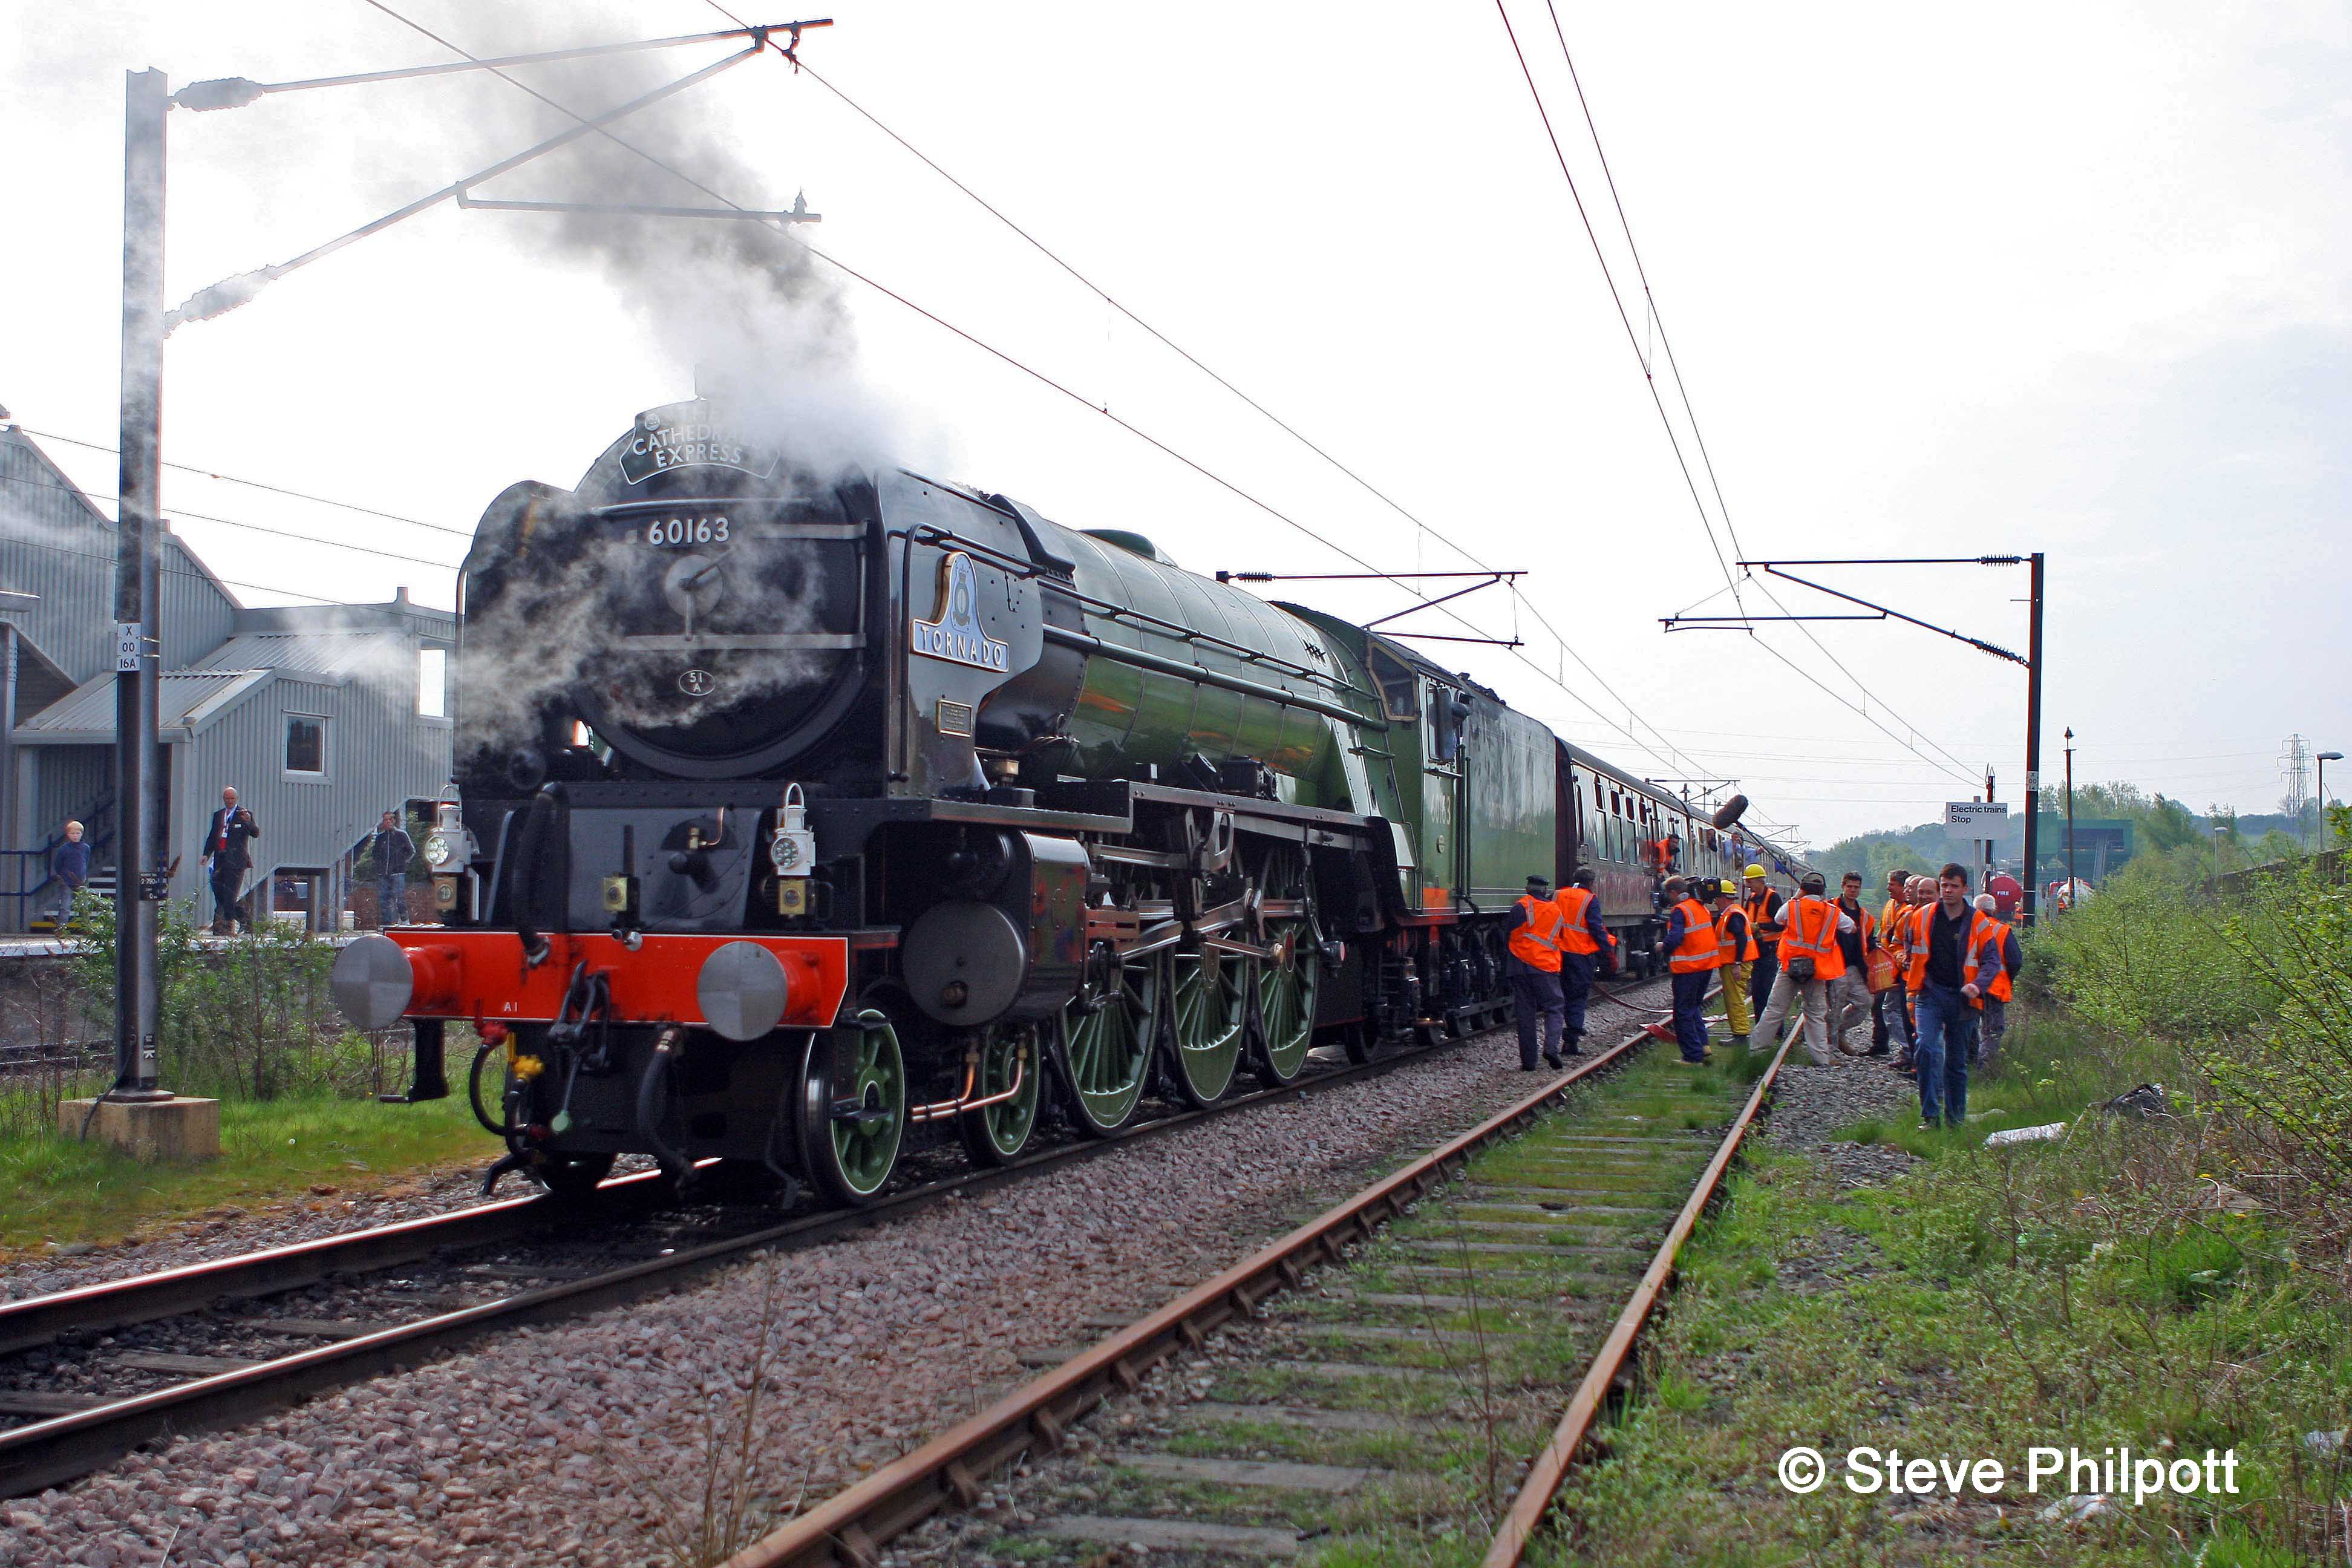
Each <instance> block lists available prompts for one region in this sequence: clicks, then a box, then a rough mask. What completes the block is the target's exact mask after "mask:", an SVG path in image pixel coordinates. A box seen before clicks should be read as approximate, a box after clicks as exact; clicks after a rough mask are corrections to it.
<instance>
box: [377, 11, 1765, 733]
mask: <svg viewBox="0 0 2352 1568" xmlns="http://www.w3.org/2000/svg"><path fill="white" fill-rule="evenodd" d="M370 3H371V4H373V3H374V0H370ZM704 3H705V4H706V5H709V7H710V8H711V9H712V10H713V11H716V12H717V13H718V14H719V16H724V17H726V18H727V19H728V20H730V21H731V22H734V23H735V24H736V25H737V26H747V25H748V24H746V23H745V22H744V21H743V19H742V18H741V17H740V16H738V15H736V13H734V12H733V11H731V10H730V9H728V8H727V7H726V6H725V5H721V4H719V0H704ZM778 58H779V60H780V62H782V63H786V64H789V65H790V66H792V67H793V69H794V70H795V71H796V73H798V74H803V75H806V76H808V77H810V78H812V79H814V80H815V81H816V83H817V85H818V86H820V87H822V88H824V89H825V90H826V91H827V92H829V93H831V94H832V95H833V96H834V97H835V99H837V100H840V101H841V103H842V104H843V105H844V106H845V107H846V108H847V109H849V110H851V111H852V112H853V113H855V114H856V115H857V116H858V117H859V118H860V119H862V120H864V121H866V122H867V123H868V124H870V125H872V126H873V127H874V128H875V129H876V130H877V131H879V132H881V133H882V134H883V135H885V136H887V137H888V138H889V139H890V140H891V141H892V142H895V143H897V144H898V146H899V147H901V148H904V149H905V150H906V151H907V152H908V153H909V154H911V155H912V156H913V157H914V158H915V159H916V160H918V161H919V163H922V164H923V165H924V167H926V168H928V169H929V170H930V171H931V172H932V173H934V174H938V175H939V176H940V178H941V179H943V180H945V181H946V182H947V183H948V184H950V185H952V186H954V187H955V189H956V190H957V191H959V192H961V194H962V195H965V196H967V197H969V198H970V199H971V201H972V202H973V203H974V204H975V205H978V206H979V207H980V208H981V209H982V211H983V212H985V213H987V214H988V215H989V216H991V217H993V218H994V219H996V220H997V221H998V222H999V223H1001V224H1003V226H1005V227H1006V228H1007V229H1009V230H1011V231H1012V232H1013V234H1014V235H1017V236H1018V237H1020V238H1021V239H1022V240H1023V241H1024V243H1025V244H1027V245H1029V246H1030V247H1033V248H1034V249H1035V250H1036V251H1037V252H1038V254H1040V255H1042V256H1044V257H1045V258H1046V259H1047V260H1049V261H1051V262H1052V263H1053V264H1054V265H1055V267H1056V268H1060V269H1061V270H1062V271H1063V272H1065V273H1066V274H1068V275H1069V277H1070V278H1072V279H1075V280H1076V282H1077V283H1078V284H1079V286H1080V287H1082V288H1084V289H1087V291H1088V292H1089V293H1091V294H1093V295H1094V296H1095V297H1096V298H1097V299H1099V300H1102V302H1103V303H1104V304H1105V305H1107V306H1108V307H1109V308H1110V309H1111V310H1116V311H1117V312H1118V314H1119V315H1121V316H1123V317H1125V318H1126V319H1127V320H1128V321H1131V322H1133V323H1134V324H1135V325H1136V327H1138V328H1139V330H1141V331H1144V332H1145V333H1147V334H1148V335H1150V337H1151V338H1152V339H1154V340H1155V341H1157V342H1160V344H1162V345H1163V346H1165V347H1166V348H1167V349H1168V350H1169V351H1170V352H1171V353H1175V354H1176V355H1177V356H1178V357H1179V358H1181V359H1182V360H1183V361H1184V362H1185V363H1188V364H1190V365H1192V367H1193V368H1194V369H1196V370H1198V371H1199V372H1200V373H1201V374H1203V375H1205V376H1207V377H1208V378H1209V379H1210V380H1211V381H1213V382H1214V383H1216V384H1218V385H1219V386H1221V387H1223V388H1224V389H1225V390H1226V391H1227V392H1229V393H1231V394H1233V395H1234V397H1236V398H1238V399H1240V400H1241V401H1242V402H1243V403H1244V404H1246V405H1248V406H1249V407H1250V408H1251V409H1253V410H1255V412H1256V413H1258V414H1260V415H1262V416H1264V417H1265V419H1267V420H1268V421H1269V422H1271V423H1272V424H1273V425H1274V426H1276V428H1277V429H1279V430H1281V431H1282V432H1283V433H1284V434H1285V435H1287V436H1289V437H1291V438H1292V439H1294V440H1296V441H1297V442H1298V443H1299V444H1300V445H1301V446H1303V447H1306V448H1307V450H1308V451H1310V452H1312V453H1313V454H1314V455H1315V456H1316V457H1318V458H1321V459H1322V460H1323V461H1324V462H1326V463H1328V464H1329V465H1330V466H1331V467H1332V468H1335V469H1337V470H1338V471H1339V473H1340V474H1342V475H1344V476H1345V477H1346V478H1347V479H1349V480H1351V481H1353V482H1354V483H1355V484H1356V485H1357V486H1359V487H1360V488H1361V489H1363V490H1364V491H1365V492H1366V493H1367V494H1369V495H1370V496H1371V497H1372V498H1373V499H1375V500H1378V501H1380V502H1381V504H1382V505H1383V506H1386V507H1388V508H1389V509H1390V510H1392V511H1394V512H1395V513H1396V514H1397V515H1398V516H1400V517H1402V518H1403V519H1404V520H1405V521H1408V522H1410V523H1412V525H1413V527H1414V528H1415V529H1416V530H1417V531H1419V532H1420V533H1421V534H1423V535H1424V536H1426V537H1428V538H1430V539H1433V540H1435V541H1437V542H1439V543H1441V544H1444V546H1446V547H1447V548H1448V549H1449V550H1451V551H1453V552H1454V553H1455V554H1457V555H1459V556H1461V557H1462V558H1463V559H1464V560H1465V561H1467V562H1469V563H1471V564H1473V565H1475V566H1476V567H1478V568H1479V569H1480V570H1481V571H1492V570H1494V568H1493V567H1492V566H1491V565H1489V564H1488V563H1486V561H1485V560H1484V559H1483V558H1482V557H1480V556H1479V555H1478V554H1477V553H1476V552H1474V551H1472V550H1471V549H1469V548H1468V547H1467V546H1466V545H1465V544H1463V543H1462V542H1460V541H1459V540H1456V539H1454V537H1453V536H1451V535H1450V534H1447V533H1446V532H1444V531H1443V530H1441V529H1439V528H1437V527H1435V526H1433V524H1431V523H1430V522H1429V521H1426V520H1425V519H1423V517H1421V516H1420V515H1419V514H1418V513H1416V512H1414V511H1413V510H1411V509H1410V508H1408V507H1406V506H1405V505H1404V503H1402V501H1400V500H1397V499H1396V498H1395V497H1394V496H1392V495H1391V494H1389V493H1388V492H1387V491H1386V490H1383V489H1381V488H1380V487H1379V486H1377V485H1375V484H1373V483H1372V482H1371V481H1370V479H1366V478H1365V477H1364V476H1363V475H1362V474H1361V473H1360V472H1359V471H1358V470H1357V469H1355V468H1352V467H1350V466H1349V465H1348V464H1347V463H1345V462H1343V461H1342V460H1341V459H1339V458H1338V457H1336V456H1334V455H1333V454H1332V453H1331V452H1330V451H1329V450H1328V448H1326V447H1323V446H1322V445H1321V444H1319V443H1318V442H1317V441H1315V440H1314V439H1313V438H1312V437H1308V436H1307V435H1306V434H1305V433H1304V432H1303V431H1301V430H1299V429H1298V428H1297V426H1294V425H1292V424H1291V423H1290V422H1289V421H1287V420H1286V419H1284V418H1283V417H1282V416H1280V415H1277V414H1276V413H1275V412H1274V411H1273V410H1272V409H1270V408H1268V407H1267V406H1266V405H1265V404H1263V403H1261V402H1259V401H1258V400H1257V399H1256V398H1255V397H1253V396H1251V395H1249V394H1248V393H1246V392H1244V391H1243V390H1242V388H1241V387H1239V386H1238V385H1236V384H1234V382H1233V381H1231V380H1230V379H1228V378H1227V377H1226V376H1224V375H1223V374H1220V373H1219V372H1217V371H1216V370H1215V369H1213V368H1212V367H1211V366H1210V365H1209V364H1208V363H1206V362H1205V361H1203V360H1202V359H1201V358H1200V357H1199V356H1198V355H1196V354H1195V353H1192V351H1191V350H1189V349H1187V348H1185V347H1184V346H1183V345H1182V344H1181V343H1179V342H1176V341H1175V340H1174V339H1172V338H1171V337H1169V336H1168V334H1167V333H1165V332H1163V331H1160V329H1159V328H1158V327H1156V326H1154V325H1153V324H1152V323H1151V322H1150V321H1146V320H1145V319H1144V318H1143V317H1141V316H1140V315H1139V314H1137V313H1136V312H1135V311H1134V310H1131V309H1129V307H1128V306H1127V305H1126V304H1125V303H1123V302H1122V301H1121V300H1118V298H1117V297H1116V296H1114V295H1113V294H1112V293H1111V292H1110V291H1109V290H1108V289H1105V288H1104V287H1102V286H1101V285H1100V284H1098V283H1097V282H1095V281H1094V279H1091V278H1089V277H1087V275H1086V274H1085V273H1084V272H1082V271H1080V270H1079V269H1078V268H1076V266H1074V265H1073V264H1072V263H1070V262H1069V261H1068V260H1066V258H1063V257H1062V256H1061V254H1060V253H1058V252H1057V251H1055V249H1054V248H1053V247H1050V246H1048V245H1047V244H1045V241H1043V240H1041V239H1039V238H1038V237H1036V236H1035V235H1034V234H1032V233H1031V232H1030V231H1029V230H1028V229H1026V228H1024V227H1023V226H1021V225H1020V224H1019V223H1017V222H1015V221H1014V220H1013V218H1012V217H1011V216H1009V215H1007V214H1006V213H1005V212H1004V211H1003V209H1002V208H1000V207H998V206H997V205H995V204H994V203H992V202H991V201H989V200H988V199H987V198H986V197H985V196H982V195H981V194H980V193H979V192H978V191H976V190H974V189H973V188H972V187H971V185H969V184H966V183H965V182H964V181H962V180H961V179H959V178H958V177H957V176H956V175H955V174H951V173H950V171H949V170H948V169H947V168H945V167H944V166H943V165H941V164H940V163H939V161H938V160H936V159H934V158H932V157H931V156H930V155H929V153H925V152H923V150H922V149H921V148H919V147H917V146H916V145H915V144H914V143H913V142H910V141H908V139H907V138H906V137H905V136H902V135H901V134H899V133H898V132H897V131H896V130H893V129H892V128H891V127H890V126H889V125H888V124H887V123H886V122H884V121H883V120H882V119H881V118H880V117H879V116H878V115H876V114H875V113H874V112H873V111H872V110H868V109H866V107H865V106H864V105H863V104H860V103H859V102H857V101H856V100H855V99H853V98H851V97H850V96H849V95H848V93H847V92H845V90H843V89H841V88H840V87H839V86H837V85H835V83H834V82H833V81H832V80H831V79H828V78H826V77H825V76H824V75H823V74H822V73H821V72H819V71H818V70H816V69H815V68H814V67H812V66H810V65H809V64H808V63H807V62H806V61H804V60H801V59H798V58H793V59H792V60H789V61H784V60H783V58H782V56H779V57H778ZM1088 406H1090V407H1094V408H1095V409H1096V412H1097V413H1105V414H1107V413H1108V410H1107V409H1104V408H1102V407H1100V406H1099V405H1093V404H1089V405H1088ZM1694 499H1696V494H1695V492H1694ZM1735 543H1736V540H1735ZM1717 554H1718V558H1720V552H1719V551H1718V552H1717ZM1727 580H1728V577H1727ZM1504 586H1505V591H1506V592H1507V594H1508V595H1509V596H1510V600H1511V605H1512V615H1513V617H1514V622H1515V624H1516V621H1517V616H1518V615H1519V614H1520V612H1521V611H1522V610H1524V611H1525V612H1526V614H1527V615H1528V616H1531V617H1532V618H1533V619H1534V620H1535V622H1536V624H1537V625H1538V626H1541V627H1542V628H1543V629H1544V630H1545V632H1547V633H1548V634H1549V636H1550V637H1551V638H1552V640H1553V641H1554V642H1555V643H1557V644H1558V645H1559V648H1560V650H1561V652H1562V653H1563V654H1564V655H1565V656H1566V657H1567V658H1571V659H1574V660H1575V661H1576V664H1577V667H1578V668H1580V669H1582V670H1583V671H1584V672H1585V674H1586V675H1588V676H1590V677H1591V679H1592V681H1593V683H1594V684H1595V685H1597V686H1599V687H1600V688H1601V690H1602V691H1604V692H1606V693H1607V695H1608V696H1609V697H1610V699H1611V700H1612V701H1614V702H1616V703H1617V704H1618V705H1619V706H1621V707H1622V708H1623V709H1624V710H1625V711H1626V715H1627V720H1628V722H1629V723H1639V724H1640V725H1641V726H1642V727H1643V728H1644V729H1646V730H1648V731H1650V733H1651V734H1652V735H1653V736H1654V737H1655V741H1656V744H1657V745H1663V746H1664V747H1665V748H1666V751H1665V752H1658V751H1656V750H1655V748H1654V745H1653V744H1652V743H1651V742H1644V741H1642V740H1640V739H1638V738H1637V737H1636V736H1635V735H1633V733H1632V731H1630V730H1621V731H1620V732H1621V733H1623V734H1624V735H1625V737H1626V739H1627V740H1628V741H1629V742H1632V743H1633V744H1634V745H1636V746H1638V747H1639V748H1640V749H1642V750H1643V751H1645V752H1650V753H1651V754H1652V755H1654V756H1659V757H1661V759H1662V760H1671V761H1673V762H1674V763H1675V765H1676V766H1688V767H1696V766H1698V765H1699V764H1698V763H1697V762H1696V760H1695V759H1693V758H1691V757H1689V756H1688V755H1687V754H1686V753H1684V752H1681V751H1680V750H1679V748H1676V747H1675V744H1674V742H1671V741H1669V740H1667V739H1666V737H1665V735H1664V732H1663V731H1660V730H1659V729H1658V728H1657V727H1656V726H1655V725H1654V724H1653V723H1652V722H1651V721H1648V720H1646V719H1643V718H1642V716H1641V714H1640V713H1639V711H1638V710H1636V709H1635V708H1634V707H1633V704H1632V703H1630V702H1627V701H1626V700H1625V699H1624V698H1623V697H1622V696H1621V695H1620V694H1619V693H1618V692H1617V691H1616V690H1615V689H1614V688H1612V687H1611V686H1610V685H1609V683H1608V681H1607V680H1605V679H1603V678H1602V677H1601V673H1600V672H1599V671H1598V670H1597V669H1595V668H1593V667H1592V665H1591V662H1590V661H1588V660H1587V659H1586V658H1584V657H1583V656H1582V655H1581V654H1580V653H1579V652H1577V651H1576V649H1575V648H1574V647H1572V646H1571V645H1570V642H1569V640H1568V637H1567V636H1566V634H1564V633H1562V632H1561V631H1560V629H1559V627H1558V626H1555V625H1553V624H1552V621H1551V619H1550V617H1549V616H1546V615H1545V614H1544V613H1543V610H1542V608H1541V606H1539V605H1537V604H1536V603H1535V602H1534V601H1533V600H1531V599H1529V598H1528V596H1527V595H1526V594H1524V593H1523V592H1522V591H1521V590H1520V589H1519V588H1518V586H1517V584H1505V585H1504ZM1734 592H1735V595H1736V593H1737V590H1736V588H1735V590H1734ZM1449 618H1452V619H1454V620H1455V621H1460V620H1461V617H1460V616H1452V615H1451V614H1450V612H1449ZM1506 651H1507V652H1508V653H1509V654H1510V655H1511V657H1513V658H1516V659H1517V660H1518V661H1519V662H1520V663H1521V664H1523V665H1526V666H1527V667H1528V668H1529V669H1530V670H1532V671H1534V672H1535V673H1536V674H1537V675H1538V676H1540V677H1542V678H1543V679H1547V680H1549V681H1550V682H1551V683H1552V684H1554V685H1556V686H1559V687H1560V688H1561V689H1563V690H1566V691H1569V693H1570V696H1572V697H1575V698H1576V699H1577V700H1579V701H1580V702H1581V701H1583V698H1582V696H1581V694H1580V693H1577V692H1576V691H1574V689H1572V688H1570V687H1569V686H1568V685H1567V683H1566V681H1565V680H1563V679H1561V678H1560V676H1559V673H1558V672H1556V671H1549V670H1546V669H1545V668H1543V667H1542V666H1541V665H1540V664H1538V663H1537V662H1536V661H1535V660H1534V659H1532V658H1528V656H1527V655H1526V654H1524V653H1522V652H1520V651H1519V650H1518V649H1517V648H1507V649H1506ZM1611 722H1612V723H1613V721H1611Z"/></svg>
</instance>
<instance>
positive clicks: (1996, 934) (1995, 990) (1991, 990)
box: [1971, 912, 2017, 1002]
mask: <svg viewBox="0 0 2352 1568" xmlns="http://www.w3.org/2000/svg"><path fill="white" fill-rule="evenodd" d="M1977 919H1978V920H1979V921H1990V923H1991V925H1992V935H1991V936H1990V937H1988V938H1987V939H1986V942H1987V944H1988V945H1990V946H1991V947H1992V949H1993V951H1994V952H1998V953H2000V955H2001V965H2000V973H1999V974H1996V975H1994V976H1993V977H1992V984H1990V985H1988V986H1986V987H1985V988H1984V994H1986V995H1988V996H1990V997H1991V998H1992V999H1993V1000H1994V1001H1996V1002H2006V1001H2008V1000H2009V999H2010V998H2011V997H2012V996H2014V995H2016V994H2017V987H2016V986H2015V985H2014V984H2011V983H2012V982H2013V981H2014V980H2015V978H2016V976H2014V975H2012V974H2011V973H2010V972H2009V927H2008V925H2007V924H2006V923H2005V922H2003V921H2001V920H2000V918H1999V917H1997V916H1994V915H1988V914H1984V913H1981V912H1979V914H1978V916H1977ZM1971 934H1973V933H1971Z"/></svg>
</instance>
